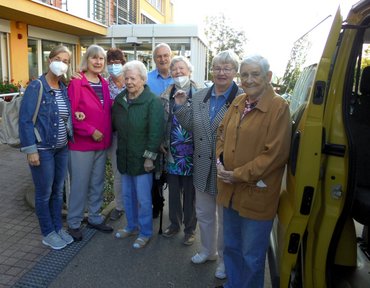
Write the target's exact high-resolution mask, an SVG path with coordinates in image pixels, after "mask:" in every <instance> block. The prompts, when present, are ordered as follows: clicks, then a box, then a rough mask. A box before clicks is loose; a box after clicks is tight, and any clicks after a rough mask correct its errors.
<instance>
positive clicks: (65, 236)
mask: <svg viewBox="0 0 370 288" xmlns="http://www.w3.org/2000/svg"><path fill="white" fill-rule="evenodd" d="M58 235H59V236H60V238H62V239H63V240H64V241H65V242H66V243H67V244H71V243H72V242H73V237H72V236H71V235H69V234H68V232H67V231H66V230H64V229H60V230H59V232H58Z"/></svg>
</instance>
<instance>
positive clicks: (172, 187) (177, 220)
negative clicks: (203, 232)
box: [167, 174, 197, 234]
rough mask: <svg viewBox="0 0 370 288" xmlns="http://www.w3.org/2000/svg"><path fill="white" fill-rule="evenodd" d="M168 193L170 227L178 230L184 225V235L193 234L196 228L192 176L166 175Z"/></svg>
mask: <svg viewBox="0 0 370 288" xmlns="http://www.w3.org/2000/svg"><path fill="white" fill-rule="evenodd" d="M167 182H168V193H169V217H170V222H171V227H173V228H175V229H180V227H181V224H182V223H184V226H185V228H184V233H185V234H194V233H195V229H196V226H197V218H196V215H195V189H194V186H193V176H180V175H171V174H169V175H167Z"/></svg>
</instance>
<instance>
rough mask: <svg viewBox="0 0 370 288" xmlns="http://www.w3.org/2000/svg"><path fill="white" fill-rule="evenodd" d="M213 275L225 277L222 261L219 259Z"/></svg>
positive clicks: (219, 277)
mask: <svg viewBox="0 0 370 288" xmlns="http://www.w3.org/2000/svg"><path fill="white" fill-rule="evenodd" d="M215 277H216V278H217V279H221V280H223V279H225V278H226V273H225V264H224V261H221V262H220V263H218V265H217V268H216V272H215Z"/></svg>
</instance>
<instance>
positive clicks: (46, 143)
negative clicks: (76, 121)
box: [19, 75, 73, 154]
mask: <svg viewBox="0 0 370 288" xmlns="http://www.w3.org/2000/svg"><path fill="white" fill-rule="evenodd" d="M39 79H40V80H41V82H42V84H43V93H42V98H41V104H40V109H39V113H38V115H37V119H36V124H35V127H36V129H37V131H38V132H39V134H40V136H41V142H39V143H37V140H36V136H35V132H34V125H33V122H32V117H33V114H34V112H35V109H36V104H37V99H38V95H39V91H40V84H39V83H40V82H39V81H36V80H35V81H32V82H31V83H30V84H29V85H28V86H27V89H26V91H25V92H24V95H23V99H22V103H21V107H20V110H19V138H20V141H21V151H22V152H25V153H27V154H29V153H35V152H37V148H51V149H53V148H55V147H56V144H57V140H58V123H59V110H58V105H57V102H56V101H55V96H54V91H53V90H52V89H51V88H50V86H49V84H48V83H47V81H46V79H45V75H41V76H40V78H39ZM59 85H60V88H61V90H62V92H63V98H64V100H65V102H66V104H67V107H68V110H69V117H68V121H67V123H66V127H67V134H68V135H67V136H68V139H72V137H73V129H72V114H71V105H70V102H69V99H68V95H67V88H66V86H65V85H64V84H63V83H62V82H59Z"/></svg>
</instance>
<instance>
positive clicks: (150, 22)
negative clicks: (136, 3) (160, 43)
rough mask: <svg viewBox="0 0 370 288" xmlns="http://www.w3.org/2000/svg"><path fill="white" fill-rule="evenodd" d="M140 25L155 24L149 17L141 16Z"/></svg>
mask: <svg viewBox="0 0 370 288" xmlns="http://www.w3.org/2000/svg"><path fill="white" fill-rule="evenodd" d="M141 24H156V23H155V22H154V21H153V20H152V19H150V18H149V17H147V16H145V15H143V14H141Z"/></svg>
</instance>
